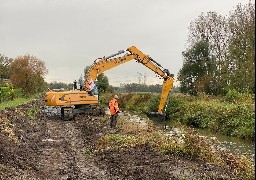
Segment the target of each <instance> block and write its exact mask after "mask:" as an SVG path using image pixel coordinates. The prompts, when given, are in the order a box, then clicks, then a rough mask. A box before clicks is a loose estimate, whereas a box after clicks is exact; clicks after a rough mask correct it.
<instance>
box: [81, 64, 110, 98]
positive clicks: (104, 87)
mask: <svg viewBox="0 0 256 180" xmlns="http://www.w3.org/2000/svg"><path fill="white" fill-rule="evenodd" d="M89 69H90V66H86V67H85V68H84V75H85V79H86V78H87V73H88V71H89ZM96 84H97V87H98V91H99V93H101V92H106V91H109V88H110V87H109V81H108V77H107V76H105V75H104V73H101V74H99V75H98V77H97V78H96ZM111 90H113V88H111Z"/></svg>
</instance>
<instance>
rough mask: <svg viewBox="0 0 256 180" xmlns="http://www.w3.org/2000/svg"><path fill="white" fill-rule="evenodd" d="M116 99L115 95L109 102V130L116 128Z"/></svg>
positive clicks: (118, 110) (117, 111) (117, 108)
mask: <svg viewBox="0 0 256 180" xmlns="http://www.w3.org/2000/svg"><path fill="white" fill-rule="evenodd" d="M117 99H118V96H117V95H115V96H114V98H113V99H111V100H110V101H109V109H110V114H111V117H110V127H111V128H114V127H116V123H117V116H118V113H119V112H120V109H119V107H118V102H117Z"/></svg>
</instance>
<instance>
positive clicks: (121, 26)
mask: <svg viewBox="0 0 256 180" xmlns="http://www.w3.org/2000/svg"><path fill="white" fill-rule="evenodd" d="M248 2H249V0H179V1H176V0H0V54H4V55H5V56H7V57H9V58H15V57H17V56H19V55H25V54H30V55H33V56H36V57H37V58H39V59H41V60H43V61H44V62H45V63H46V66H47V69H48V74H47V76H46V77H45V80H46V81H47V82H52V81H58V82H65V83H72V82H73V81H74V80H75V79H76V80H78V78H79V77H80V75H81V74H83V69H84V68H85V67H86V66H89V65H91V64H92V63H93V61H94V60H95V59H97V58H99V57H103V56H108V55H111V54H114V53H116V52H117V51H119V50H126V49H127V48H128V47H130V46H133V45H134V46H136V47H137V48H138V49H140V50H141V51H142V52H143V53H145V54H148V55H149V56H151V57H152V58H153V59H155V60H156V61H157V62H158V63H160V64H161V65H162V66H163V67H164V68H167V69H169V71H170V72H171V73H173V74H174V75H175V77H177V73H178V72H179V70H180V68H181V67H182V55H181V53H182V51H184V50H185V45H186V40H187V36H188V26H189V24H190V23H191V22H192V21H194V20H195V19H196V18H197V17H198V16H199V15H200V14H201V13H202V12H203V13H205V14H206V13H207V12H209V11H215V12H217V13H218V14H221V15H223V16H225V15H228V13H229V12H230V11H232V10H234V8H235V6H236V5H238V4H239V3H241V4H242V5H245V4H247V3H248ZM138 72H139V73H141V74H142V76H146V83H147V84H156V83H162V80H158V79H157V78H156V77H155V74H154V73H153V72H151V71H150V70H148V69H147V68H146V67H144V66H143V65H141V64H138V63H136V62H135V61H131V62H128V63H126V64H123V65H121V66H118V67H116V68H114V69H111V70H109V71H106V72H104V74H105V75H106V76H107V77H108V78H109V82H110V84H112V85H114V86H119V84H120V83H132V82H136V83H138V81H139V73H138ZM141 80H142V81H143V80H144V79H143V77H142V79H141Z"/></svg>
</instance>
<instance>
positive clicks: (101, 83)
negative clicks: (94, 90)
mask: <svg viewBox="0 0 256 180" xmlns="http://www.w3.org/2000/svg"><path fill="white" fill-rule="evenodd" d="M97 86H98V90H99V92H100V93H102V92H106V91H108V89H109V82H108V78H107V76H105V75H104V73H101V74H100V75H99V76H98V77H97Z"/></svg>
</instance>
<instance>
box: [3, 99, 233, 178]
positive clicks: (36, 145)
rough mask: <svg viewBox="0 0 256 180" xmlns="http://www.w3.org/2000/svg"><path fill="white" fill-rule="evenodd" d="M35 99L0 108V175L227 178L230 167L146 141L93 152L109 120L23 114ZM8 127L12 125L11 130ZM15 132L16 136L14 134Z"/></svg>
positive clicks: (5, 176)
mask: <svg viewBox="0 0 256 180" xmlns="http://www.w3.org/2000/svg"><path fill="white" fill-rule="evenodd" d="M31 106H40V107H42V103H41V101H40V100H36V101H33V103H31V104H28V105H23V106H20V107H18V108H16V109H8V110H4V111H1V112H0V119H1V124H0V125H1V132H0V141H1V144H0V179H54V180H55V179H111V180H115V179H143V180H144V179H148V180H151V179H152V180H153V179H231V178H234V176H233V175H232V173H231V172H228V171H225V170H224V169H222V168H219V167H216V166H214V165H212V164H207V163H204V162H202V161H196V160H191V159H189V158H188V157H177V156H171V155H164V154H161V153H159V152H156V151H154V150H153V149H152V148H151V147H150V146H149V145H148V144H143V145H139V146H136V147H133V148H128V147H127V148H120V149H116V150H106V151H103V152H101V153H94V149H95V144H96V142H97V141H98V139H99V138H100V137H101V136H103V135H104V134H106V133H113V132H111V130H110V129H109V128H108V120H104V118H102V117H90V116H78V117H77V118H76V120H75V121H62V120H60V119H59V118H58V117H46V116H45V115H44V114H38V115H37V118H36V119H35V120H29V119H28V117H27V116H26V115H24V114H25V113H24V112H25V111H26V109H28V108H29V107H31ZM8 129H9V130H10V129H14V131H13V133H12V132H11V131H8ZM16 138H17V139H16Z"/></svg>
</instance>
